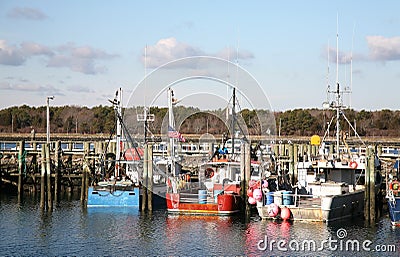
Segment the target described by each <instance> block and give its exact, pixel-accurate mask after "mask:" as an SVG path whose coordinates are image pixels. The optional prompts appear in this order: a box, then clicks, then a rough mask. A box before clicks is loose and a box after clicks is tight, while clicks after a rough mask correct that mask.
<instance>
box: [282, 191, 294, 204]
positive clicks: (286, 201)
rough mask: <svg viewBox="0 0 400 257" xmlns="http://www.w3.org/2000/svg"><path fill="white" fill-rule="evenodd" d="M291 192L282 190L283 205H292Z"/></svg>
mask: <svg viewBox="0 0 400 257" xmlns="http://www.w3.org/2000/svg"><path fill="white" fill-rule="evenodd" d="M291 194H292V191H283V192H282V199H283V205H293V195H291Z"/></svg>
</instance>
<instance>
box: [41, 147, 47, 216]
mask: <svg viewBox="0 0 400 257" xmlns="http://www.w3.org/2000/svg"><path fill="white" fill-rule="evenodd" d="M41 161H42V163H41V164H42V165H41V166H42V170H41V174H40V208H41V209H42V210H44V209H45V207H46V191H45V190H46V185H45V183H46V182H45V181H46V144H43V145H42V152H41Z"/></svg>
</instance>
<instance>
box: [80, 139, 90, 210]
mask: <svg viewBox="0 0 400 257" xmlns="http://www.w3.org/2000/svg"><path fill="white" fill-rule="evenodd" d="M88 162H89V146H88V144H87V143H86V142H85V144H84V145H83V163H82V181H81V203H82V204H85V203H86V200H87V197H86V195H87V190H88V188H86V179H87V178H86V177H87V176H88V173H87V170H88V169H89V163H88Z"/></svg>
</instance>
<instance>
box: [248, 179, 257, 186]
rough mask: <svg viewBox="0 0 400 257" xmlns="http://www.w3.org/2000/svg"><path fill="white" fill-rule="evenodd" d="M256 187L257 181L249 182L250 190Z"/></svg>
mask: <svg viewBox="0 0 400 257" xmlns="http://www.w3.org/2000/svg"><path fill="white" fill-rule="evenodd" d="M256 185H257V181H255V180H250V181H249V188H254V187H256Z"/></svg>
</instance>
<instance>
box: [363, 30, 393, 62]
mask: <svg viewBox="0 0 400 257" xmlns="http://www.w3.org/2000/svg"><path fill="white" fill-rule="evenodd" d="M367 43H368V47H369V51H370V57H371V59H372V60H378V61H393V60H400V37H392V38H387V37H383V36H368V37H367Z"/></svg>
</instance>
